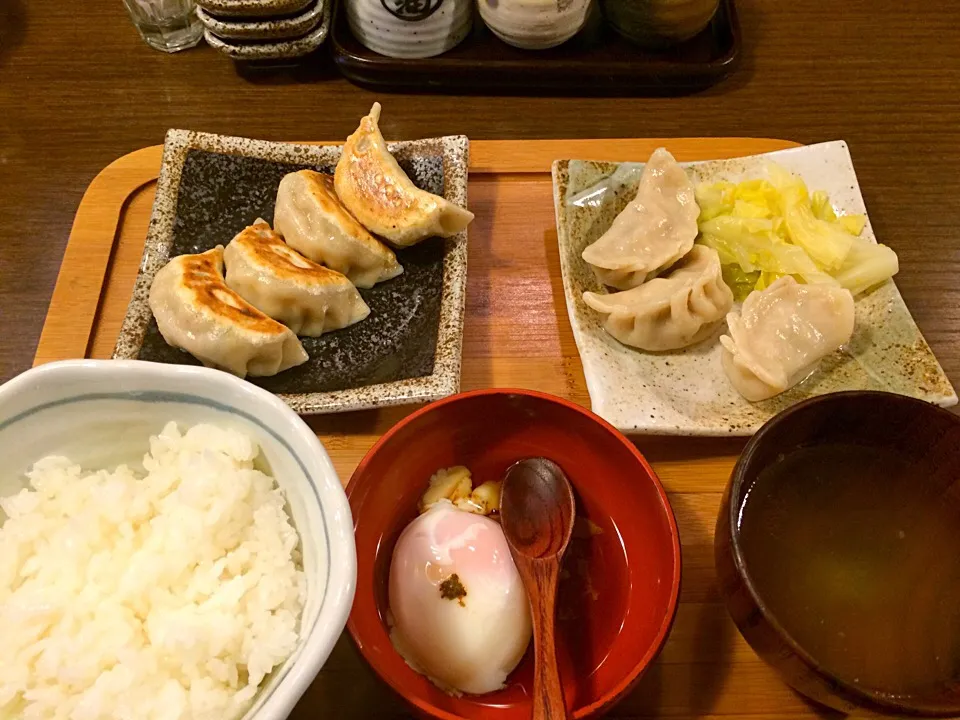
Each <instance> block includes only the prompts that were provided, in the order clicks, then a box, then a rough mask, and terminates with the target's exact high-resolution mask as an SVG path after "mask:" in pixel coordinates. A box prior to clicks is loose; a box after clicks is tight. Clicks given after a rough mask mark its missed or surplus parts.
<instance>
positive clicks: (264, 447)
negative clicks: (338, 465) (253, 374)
mask: <svg viewBox="0 0 960 720" xmlns="http://www.w3.org/2000/svg"><path fill="white" fill-rule="evenodd" d="M170 421H175V422H177V423H178V424H179V425H180V429H181V430H183V429H185V428H186V427H188V426H190V425H195V424H198V423H213V424H216V425H218V426H220V427H230V428H235V429H237V430H240V431H241V432H243V433H244V434H246V435H248V436H249V437H252V438H254V439H255V440H256V441H257V444H258V445H259V446H260V452H261V455H262V458H263V460H264V462H265V463H266V464H267V465H268V466H269V467H270V470H271V472H272V474H273V475H274V477H275V478H276V480H277V484H278V485H279V486H280V488H281V490H283V492H284V495H285V497H286V500H287V507H288V508H289V512H290V516H291V518H292V520H293V523H294V525H295V526H296V528H297V532H298V533H299V535H300V540H301V548H302V553H303V554H302V557H303V570H304V574H305V576H306V581H307V582H306V596H305V604H304V609H303V615H302V617H301V630H300V640H299V642H298V644H297V647H296V649H295V650H294V652H293V655H292V656H291V657H289V658H288V659H287V661H286V662H285V663H283V664H282V665H281V666H279V667H278V668H277V669H276V670H274V671H273V672H272V673H271V674H270V675H269V676H268V678H267V680H266V681H265V683H264V685H263V686H262V688H261V690H260V691H259V693H258V695H257V697H256V699H255V701H254V705H253V707H252V708H251V709H250V710H249V711H248V712H247V714H246V715H245V716H244V718H245V720H283V719H284V718H286V717H287V716H288V715H289V714H290V712H291V711H292V710H293V707H294V705H296V703H297V701H298V700H299V699H300V697H301V696H302V695H303V693H304V691H305V690H306V689H307V687H309V685H310V683H311V682H313V679H314V678H315V677H316V675H317V673H318V672H319V670H320V668H321V667H322V666H323V664H324V662H326V659H327V657H328V656H329V655H330V651H331V650H332V649H333V646H334V644H335V643H336V641H337V639H338V638H339V637H340V634H341V632H342V630H343V626H344V625H345V624H346V621H347V613H348V612H349V610H350V606H351V603H352V601H353V591H354V581H355V578H356V555H355V552H354V541H353V528H352V522H351V518H350V508H349V506H348V504H347V498H346V496H345V495H344V492H343V487H342V486H341V484H340V480H339V478H338V477H337V473H336V471H335V470H334V468H333V464H332V463H331V462H330V458H329V456H328V455H327V452H326V450H325V449H324V447H323V445H322V444H321V443H320V441H319V440H318V439H317V436H316V435H315V434H314V433H313V432H312V431H311V430H310V428H309V427H307V424H306V423H305V422H303V420H301V419H300V418H299V417H298V416H297V414H296V413H295V412H293V410H291V409H290V408H289V407H287V406H286V405H285V404H284V403H283V402H282V401H281V400H279V399H278V398H277V397H276V396H274V395H272V394H271V393H269V392H267V391H266V390H262V389H260V388H258V387H256V386H255V385H252V384H250V383H248V382H246V381H244V380H241V379H239V378H237V377H234V376H233V375H230V374H228V373H225V372H221V371H219V370H211V369H209V368H201V367H186V366H183V365H165V364H159V363H151V362H141V361H138V360H67V361H64V362H55V363H49V364H47V365H41V366H39V367H36V368H33V369H32V370H28V371H27V372H25V373H23V374H22V375H19V376H17V377H15V378H14V379H12V380H10V381H9V382H7V383H6V384H4V385H3V386H0V457H3V464H4V471H3V472H2V473H0V496H4V497H6V496H8V495H12V494H15V493H17V492H19V491H20V490H21V489H22V488H23V487H24V481H25V476H24V474H25V473H26V471H27V470H28V469H29V468H30V467H31V466H32V465H33V464H34V463H35V462H36V461H37V460H40V459H41V458H43V457H46V456H48V455H63V456H65V457H68V458H70V460H72V461H73V462H75V463H77V464H79V465H81V466H83V467H85V468H90V469H93V468H107V469H111V470H112V469H113V468H115V467H117V466H118V465H120V464H126V465H128V466H129V467H131V468H141V467H142V465H141V461H142V459H143V456H144V454H145V453H146V452H147V450H148V449H149V439H150V437H151V435H156V434H158V433H159V432H160V431H161V430H162V429H163V427H164V425H166V424H167V423H168V422H170ZM5 520H6V517H5V516H4V513H3V511H2V510H0V524H2V523H3V522H4V521H5Z"/></svg>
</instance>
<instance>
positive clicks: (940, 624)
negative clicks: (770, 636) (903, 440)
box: [738, 445, 960, 695]
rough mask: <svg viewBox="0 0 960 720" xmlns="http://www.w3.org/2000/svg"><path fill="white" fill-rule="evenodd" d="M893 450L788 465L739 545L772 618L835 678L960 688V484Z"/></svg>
mask: <svg viewBox="0 0 960 720" xmlns="http://www.w3.org/2000/svg"><path fill="white" fill-rule="evenodd" d="M911 465H912V463H910V462H908V461H907V460H905V459H904V458H902V457H901V456H900V455H898V454H896V453H894V452H893V451H891V450H887V449H884V448H876V447H861V446H854V445H822V446H817V447H810V448H803V449H800V450H797V451H794V452H792V453H789V454H787V455H785V456H784V455H781V456H780V458H779V459H778V461H777V462H775V463H774V464H773V465H771V466H770V467H768V468H766V469H765V470H764V471H763V472H762V473H761V474H760V476H759V477H758V479H757V480H756V481H755V482H754V483H753V485H752V486H751V487H749V488H748V489H747V491H746V493H745V494H744V496H743V501H742V503H741V506H740V509H739V510H740V512H739V520H738V522H739V526H740V545H741V550H742V553H743V556H744V559H745V561H746V566H747V571H748V574H749V576H750V578H751V580H752V582H753V584H754V586H755V588H756V591H757V593H758V594H759V596H760V597H761V598H762V599H763V601H764V602H765V604H766V605H767V607H768V608H769V610H770V611H771V613H772V614H773V615H774V616H775V617H776V618H777V619H778V621H779V622H780V623H781V625H782V626H783V628H784V630H786V631H787V633H789V635H790V636H791V637H792V638H793V639H794V640H795V641H796V643H797V644H798V645H799V646H800V647H801V648H803V649H804V650H805V651H806V652H807V653H809V654H810V655H811V656H812V657H813V658H814V659H815V660H816V661H817V662H818V663H819V664H821V665H822V666H823V667H824V669H825V670H827V671H828V672H831V673H833V674H835V675H836V676H838V677H840V678H841V679H842V680H844V681H846V682H847V683H850V684H852V685H857V686H860V687H862V688H863V689H865V690H873V691H878V692H884V693H888V694H891V695H913V694H924V693H926V692H929V691H930V690H932V689H933V688H943V687H944V686H955V685H957V684H958V683H960V482H958V481H957V480H954V481H953V483H952V485H948V484H945V483H942V482H940V483H930V482H924V480H925V478H922V477H917V476H916V474H915V470H914V471H912V470H913V468H912V467H911Z"/></svg>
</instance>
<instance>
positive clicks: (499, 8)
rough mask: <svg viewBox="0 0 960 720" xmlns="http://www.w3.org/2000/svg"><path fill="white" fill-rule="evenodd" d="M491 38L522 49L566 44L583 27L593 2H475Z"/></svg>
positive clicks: (566, 0) (569, 0)
mask: <svg viewBox="0 0 960 720" xmlns="http://www.w3.org/2000/svg"><path fill="white" fill-rule="evenodd" d="M477 4H478V6H479V8H480V17H482V18H483V22H484V23H486V25H487V27H488V28H490V30H492V31H493V33H494V35H496V36H497V37H498V38H500V39H501V40H503V41H504V42H505V43H507V44H508V45H513V46H514V47H518V48H521V49H524V50H545V49H547V48H552V47H556V46H557V45H560V44H561V43H564V42H566V41H567V40H569V39H570V38H572V37H573V36H574V35H576V34H577V33H578V32H580V29H581V28H582V27H583V26H584V24H585V23H586V21H587V15H588V13H589V12H590V9H591V7H592V0H477Z"/></svg>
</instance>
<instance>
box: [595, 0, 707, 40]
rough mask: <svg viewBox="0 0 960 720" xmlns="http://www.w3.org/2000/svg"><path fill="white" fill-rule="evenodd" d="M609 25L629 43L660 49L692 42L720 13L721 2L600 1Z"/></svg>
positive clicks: (700, 0) (665, 0)
mask: <svg viewBox="0 0 960 720" xmlns="http://www.w3.org/2000/svg"><path fill="white" fill-rule="evenodd" d="M600 4H601V7H602V8H603V14H604V16H605V17H606V19H607V22H609V23H610V25H611V26H612V27H613V29H614V30H616V31H617V32H618V33H620V34H621V35H623V36H624V37H625V38H627V39H628V40H631V41H633V42H635V43H637V44H638V45H641V46H643V47H647V48H653V49H659V48H666V47H669V46H671V45H676V44H677V43H681V42H683V41H684V40H689V39H690V38H692V37H693V36H694V35H696V34H697V33H699V32H700V31H701V30H703V29H704V28H705V27H706V26H707V25H708V24H709V23H710V21H711V20H712V19H713V16H714V15H716V14H717V8H718V7H719V6H720V1H719V0H600Z"/></svg>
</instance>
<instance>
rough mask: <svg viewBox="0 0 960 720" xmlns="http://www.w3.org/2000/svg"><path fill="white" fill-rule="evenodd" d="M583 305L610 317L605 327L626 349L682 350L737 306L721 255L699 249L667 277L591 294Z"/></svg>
mask: <svg viewBox="0 0 960 720" xmlns="http://www.w3.org/2000/svg"><path fill="white" fill-rule="evenodd" d="M583 301H584V302H585V303H586V304H587V305H589V306H590V307H592V308H593V309H594V310H596V311H597V312H599V313H602V314H604V315H606V319H605V321H604V328H605V329H606V331H607V332H608V333H610V334H611V335H613V337H615V338H616V339H617V340H619V341H620V342H622V343H623V344H624V345H631V346H632V347H636V348H640V349H641V350H650V351H659V350H676V349H678V348H682V347H686V346H688V345H692V344H693V343H695V342H698V341H700V340H702V339H703V338H705V337H706V336H707V335H709V334H710V331H711V330H712V329H713V327H714V325H715V324H716V323H717V322H718V321H719V320H722V319H723V316H724V315H725V314H726V313H727V312H728V311H729V310H730V308H731V307H732V306H733V293H732V292H731V291H730V288H728V287H727V285H726V284H725V283H724V282H723V278H722V277H721V274H720V258H719V257H718V255H717V251H716V250H714V249H712V248H708V247H706V246H704V245H697V246H696V247H694V248H693V249H692V250H691V251H690V252H689V253H688V254H687V256H686V257H684V258H683V260H681V261H680V263H679V264H678V265H677V266H676V267H675V268H674V269H673V270H672V271H671V272H670V274H669V275H667V276H665V277H660V278H655V279H653V280H650V281H649V282H647V283H644V284H643V285H641V286H640V287H635V288H632V289H630V290H624V291H623V292H618V293H610V294H598V293H592V292H585V293H584V294H583Z"/></svg>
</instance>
